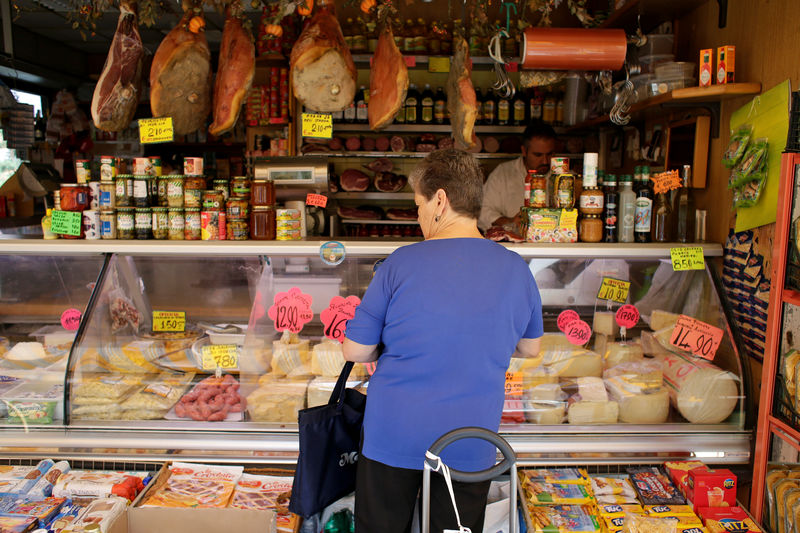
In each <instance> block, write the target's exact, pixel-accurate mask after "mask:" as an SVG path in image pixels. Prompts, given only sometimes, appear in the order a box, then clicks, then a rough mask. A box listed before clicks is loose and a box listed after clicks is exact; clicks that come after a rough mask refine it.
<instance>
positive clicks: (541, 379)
mask: <svg viewBox="0 0 800 533" xmlns="http://www.w3.org/2000/svg"><path fill="white" fill-rule="evenodd" d="M520 372H522V385H523V387H524V388H532V387H538V386H539V385H547V384H557V383H558V374H556V372H555V370H553V369H551V368H550V367H546V366H537V367H534V368H524V369H522V370H520Z"/></svg>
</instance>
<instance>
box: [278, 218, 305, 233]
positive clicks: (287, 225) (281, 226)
mask: <svg viewBox="0 0 800 533" xmlns="http://www.w3.org/2000/svg"><path fill="white" fill-rule="evenodd" d="M300 225H301V222H300V220H299V219H292V220H278V221H277V226H276V227H277V230H278V231H281V230H295V229H296V230H299V229H300Z"/></svg>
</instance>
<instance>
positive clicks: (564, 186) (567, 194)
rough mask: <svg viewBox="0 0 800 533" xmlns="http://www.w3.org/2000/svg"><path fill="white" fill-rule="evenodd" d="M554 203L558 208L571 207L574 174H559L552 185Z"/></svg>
mask: <svg viewBox="0 0 800 533" xmlns="http://www.w3.org/2000/svg"><path fill="white" fill-rule="evenodd" d="M553 188H554V189H555V194H554V196H555V205H556V207H557V208H559V209H572V207H573V206H574V205H575V176H573V175H572V174H560V175H559V176H558V177H557V178H556V181H555V184H554V186H553Z"/></svg>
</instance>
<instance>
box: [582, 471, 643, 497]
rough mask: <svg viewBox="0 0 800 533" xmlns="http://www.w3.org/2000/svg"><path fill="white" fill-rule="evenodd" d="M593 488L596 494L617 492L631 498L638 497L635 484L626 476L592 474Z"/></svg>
mask: <svg viewBox="0 0 800 533" xmlns="http://www.w3.org/2000/svg"><path fill="white" fill-rule="evenodd" d="M592 490H593V491H594V494H595V496H600V495H601V494H616V495H621V496H628V497H630V498H635V497H636V491H634V490H633V485H631V482H630V481H628V480H627V479H625V478H616V477H600V476H592Z"/></svg>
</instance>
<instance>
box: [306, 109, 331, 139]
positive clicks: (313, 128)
mask: <svg viewBox="0 0 800 533" xmlns="http://www.w3.org/2000/svg"><path fill="white" fill-rule="evenodd" d="M302 130H303V131H302V135H303V137H314V138H316V139H332V138H333V117H332V116H331V115H328V114H324V113H303V125H302Z"/></svg>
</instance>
